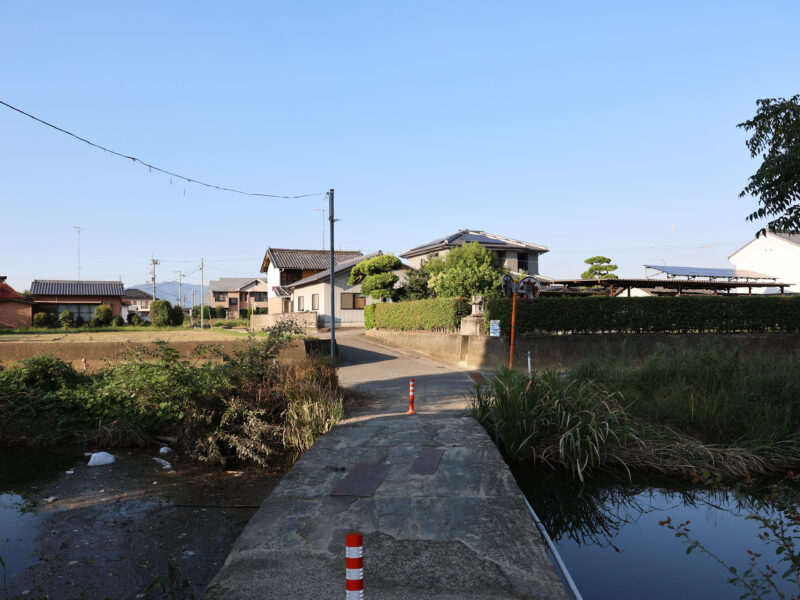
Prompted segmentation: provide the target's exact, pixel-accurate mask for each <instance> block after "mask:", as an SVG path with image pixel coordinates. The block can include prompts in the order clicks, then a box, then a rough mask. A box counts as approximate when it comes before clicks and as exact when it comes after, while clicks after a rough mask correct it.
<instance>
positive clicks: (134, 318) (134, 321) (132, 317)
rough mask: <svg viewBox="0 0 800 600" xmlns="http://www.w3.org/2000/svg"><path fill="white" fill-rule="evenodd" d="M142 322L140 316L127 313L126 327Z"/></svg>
mask: <svg viewBox="0 0 800 600" xmlns="http://www.w3.org/2000/svg"><path fill="white" fill-rule="evenodd" d="M141 322H142V315H140V314H139V313H135V312H129V313H128V325H139V324H140V323H141Z"/></svg>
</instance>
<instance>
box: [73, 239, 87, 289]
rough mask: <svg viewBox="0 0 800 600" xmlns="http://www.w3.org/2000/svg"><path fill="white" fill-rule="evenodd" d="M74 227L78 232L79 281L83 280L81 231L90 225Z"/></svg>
mask: <svg viewBox="0 0 800 600" xmlns="http://www.w3.org/2000/svg"><path fill="white" fill-rule="evenodd" d="M72 228H73V229H74V230H75V231H76V232H77V234H78V281H80V280H81V231H83V230H84V229H88V227H79V226H78V225H73V226H72Z"/></svg>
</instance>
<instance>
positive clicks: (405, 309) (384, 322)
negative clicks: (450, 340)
mask: <svg viewBox="0 0 800 600" xmlns="http://www.w3.org/2000/svg"><path fill="white" fill-rule="evenodd" d="M372 306H375V309H374V311H375V316H374V320H373V326H374V327H377V328H378V329H399V330H401V331H413V330H424V331H453V330H456V331H457V330H458V329H459V328H460V327H461V317H466V316H467V315H468V314H470V312H471V311H472V309H471V307H470V305H469V303H468V302H467V300H466V299H465V298H430V299H428V300H410V301H408V302H396V303H392V304H388V303H387V304H374V305H372ZM367 319H368V315H367V313H366V312H365V313H364V325H365V327H368V326H369V325H368V322H367Z"/></svg>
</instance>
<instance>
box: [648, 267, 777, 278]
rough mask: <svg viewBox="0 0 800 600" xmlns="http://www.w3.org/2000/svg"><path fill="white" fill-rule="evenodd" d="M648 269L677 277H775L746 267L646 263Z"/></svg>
mask: <svg viewBox="0 0 800 600" xmlns="http://www.w3.org/2000/svg"><path fill="white" fill-rule="evenodd" d="M645 267H647V268H648V269H654V270H656V271H661V272H662V273H666V274H667V275H672V276H675V277H712V278H714V277H719V278H725V279H775V277H771V276H769V275H764V274H763V273H756V272H755V271H747V270H745V269H717V268H706V267H674V266H668V265H645Z"/></svg>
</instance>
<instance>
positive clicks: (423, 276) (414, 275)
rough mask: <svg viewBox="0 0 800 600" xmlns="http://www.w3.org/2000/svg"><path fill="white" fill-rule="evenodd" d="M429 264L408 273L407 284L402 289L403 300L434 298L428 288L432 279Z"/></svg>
mask: <svg viewBox="0 0 800 600" xmlns="http://www.w3.org/2000/svg"><path fill="white" fill-rule="evenodd" d="M430 276H431V274H430V271H429V270H428V263H424V264H422V265H421V266H420V267H419V269H410V270H409V271H408V273H406V282H405V284H404V285H403V287H402V289H401V293H402V299H403V300H425V299H426V298H430V297H432V296H433V292H432V291H431V289H430V287H428V280H429V279H430Z"/></svg>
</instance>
